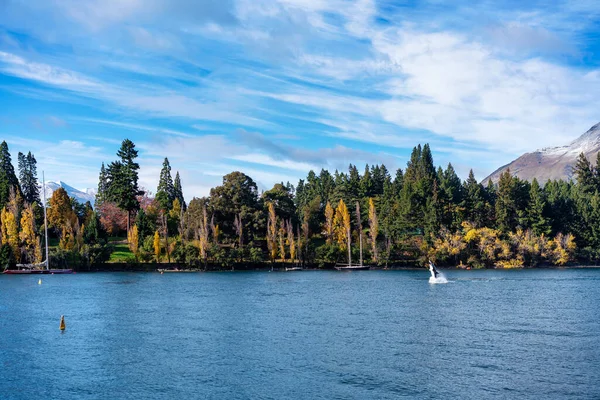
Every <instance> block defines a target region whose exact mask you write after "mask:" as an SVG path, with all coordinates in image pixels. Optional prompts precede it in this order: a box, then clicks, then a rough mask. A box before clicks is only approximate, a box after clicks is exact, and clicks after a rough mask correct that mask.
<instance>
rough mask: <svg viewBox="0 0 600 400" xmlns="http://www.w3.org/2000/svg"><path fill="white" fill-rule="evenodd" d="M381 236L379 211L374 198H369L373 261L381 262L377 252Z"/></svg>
mask: <svg viewBox="0 0 600 400" xmlns="http://www.w3.org/2000/svg"><path fill="white" fill-rule="evenodd" d="M378 235H379V221H378V220H377V210H376V209H375V202H374V201H373V198H372V197H371V198H369V236H370V238H371V251H372V253H373V261H375V262H376V263H377V262H378V261H379V256H378V252H377V236H378Z"/></svg>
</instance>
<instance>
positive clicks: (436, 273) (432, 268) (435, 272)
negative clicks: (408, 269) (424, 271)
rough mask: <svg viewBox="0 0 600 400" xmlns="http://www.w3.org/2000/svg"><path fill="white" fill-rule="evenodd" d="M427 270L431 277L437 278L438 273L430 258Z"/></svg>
mask: <svg viewBox="0 0 600 400" xmlns="http://www.w3.org/2000/svg"><path fill="white" fill-rule="evenodd" d="M429 272H431V276H432V277H433V278H437V277H438V275H439V274H440V273H439V272H438V270H437V269H436V268H435V265H434V264H433V262H432V261H431V260H429Z"/></svg>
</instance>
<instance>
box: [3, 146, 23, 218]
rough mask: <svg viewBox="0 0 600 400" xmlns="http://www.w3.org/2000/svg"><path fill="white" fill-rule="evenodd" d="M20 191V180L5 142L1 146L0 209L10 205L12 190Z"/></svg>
mask: <svg viewBox="0 0 600 400" xmlns="http://www.w3.org/2000/svg"><path fill="white" fill-rule="evenodd" d="M11 188H12V189H14V190H16V191H20V190H21V189H20V187H19V180H18V179H17V176H16V175H15V168H14V167H13V165H12V161H11V157H10V152H9V150H8V144H6V141H3V142H2V144H0V209H2V208H4V206H6V204H7V203H8V198H9V196H10V190H11Z"/></svg>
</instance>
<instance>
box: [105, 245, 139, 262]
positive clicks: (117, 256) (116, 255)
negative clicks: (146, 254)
mask: <svg viewBox="0 0 600 400" xmlns="http://www.w3.org/2000/svg"><path fill="white" fill-rule="evenodd" d="M114 246H115V249H114V250H113V252H112V254H111V255H110V259H109V260H108V262H109V263H122V262H127V261H129V260H131V259H132V258H133V257H134V255H133V253H132V252H131V250H129V246H127V245H126V244H116V245H114Z"/></svg>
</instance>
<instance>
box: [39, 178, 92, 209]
mask: <svg viewBox="0 0 600 400" xmlns="http://www.w3.org/2000/svg"><path fill="white" fill-rule="evenodd" d="M40 186H41V184H40ZM60 187H62V188H63V189H65V190H66V191H67V194H68V195H69V197H74V198H75V200H77V201H78V202H79V203H81V204H85V203H86V202H87V201H89V202H90V203H91V204H92V206H93V205H94V200H95V199H96V190H95V189H86V190H85V192H84V191H82V190H79V189H75V188H74V187H73V186H69V185H67V184H66V183H64V182H63V181H59V182H52V181H48V182H46V199H50V197H52V193H54V191H55V190H56V189H58V188H60ZM40 195H41V193H40Z"/></svg>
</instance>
